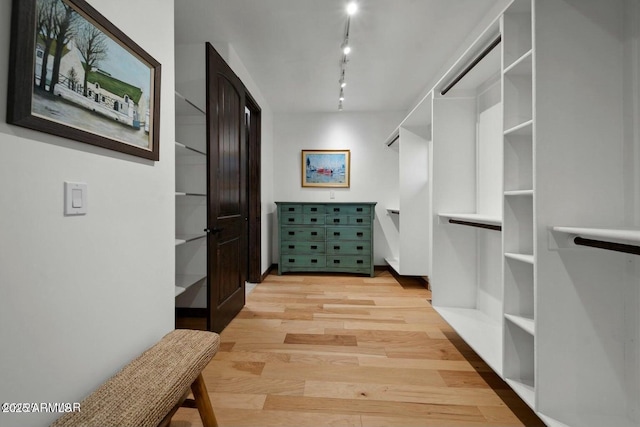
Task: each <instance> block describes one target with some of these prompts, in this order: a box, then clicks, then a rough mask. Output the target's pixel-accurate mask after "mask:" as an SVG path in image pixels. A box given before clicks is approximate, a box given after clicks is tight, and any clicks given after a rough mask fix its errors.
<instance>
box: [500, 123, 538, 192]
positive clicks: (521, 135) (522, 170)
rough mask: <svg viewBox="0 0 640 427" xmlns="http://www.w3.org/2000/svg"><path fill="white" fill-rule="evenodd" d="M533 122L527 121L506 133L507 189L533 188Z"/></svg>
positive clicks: (505, 185) (505, 180)
mask: <svg viewBox="0 0 640 427" xmlns="http://www.w3.org/2000/svg"><path fill="white" fill-rule="evenodd" d="M532 128H533V122H532V121H527V122H525V123H523V124H521V125H520V126H517V127H515V128H512V129H510V130H508V131H506V132H505V134H504V189H505V191H507V192H508V191H523V190H533V132H532Z"/></svg>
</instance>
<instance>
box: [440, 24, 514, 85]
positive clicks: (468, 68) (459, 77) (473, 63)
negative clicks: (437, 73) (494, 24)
mask: <svg viewBox="0 0 640 427" xmlns="http://www.w3.org/2000/svg"><path fill="white" fill-rule="evenodd" d="M501 41H502V35H501V34H498V36H497V37H496V38H495V39H494V40H493V41H492V42H491V44H490V45H489V46H487V47H486V48H485V49H484V50H483V51H482V52H480V54H479V55H478V56H477V57H476V58H475V59H474V60H473V61H471V63H470V64H469V65H467V66H466V68H465V69H464V70H462V71H461V72H460V74H458V75H457V76H456V77H455V78H454V79H453V81H452V82H451V83H449V84H448V85H447V87H445V88H444V89H442V91H441V92H440V95H445V94H446V93H447V92H449V91H450V90H451V88H453V87H454V86H455V85H456V84H458V82H459V81H460V80H462V78H463V77H464V76H466V75H467V73H468V72H469V71H471V70H472V69H473V67H475V66H476V65H478V63H479V62H480V61H482V59H483V58H484V57H485V56H487V55H488V54H489V52H491V51H492V50H493V48H494V47H496V46H498V45H499V44H500V42H501Z"/></svg>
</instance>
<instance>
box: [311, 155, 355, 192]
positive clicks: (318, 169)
mask: <svg viewBox="0 0 640 427" xmlns="http://www.w3.org/2000/svg"><path fill="white" fill-rule="evenodd" d="M350 172H351V152H350V151H349V150H302V186H303V187H334V188H335V187H344V188H348V187H349V184H350V177H349V175H350Z"/></svg>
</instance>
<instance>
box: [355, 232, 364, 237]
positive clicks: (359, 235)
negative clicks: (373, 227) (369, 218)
mask: <svg viewBox="0 0 640 427" xmlns="http://www.w3.org/2000/svg"><path fill="white" fill-rule="evenodd" d="M356 236H358V237H362V236H364V233H363V232H362V231H358V234H356Z"/></svg>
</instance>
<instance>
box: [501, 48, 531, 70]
mask: <svg viewBox="0 0 640 427" xmlns="http://www.w3.org/2000/svg"><path fill="white" fill-rule="evenodd" d="M532 57H533V51H532V50H531V49H530V50H528V51H527V52H525V53H524V55H522V56H521V57H520V58H518V59H516V60H515V61H513V63H511V65H509V66H508V67H506V68H505V69H504V74H511V75H515V76H519V75H526V74H531V70H532V67H531V65H532Z"/></svg>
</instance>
